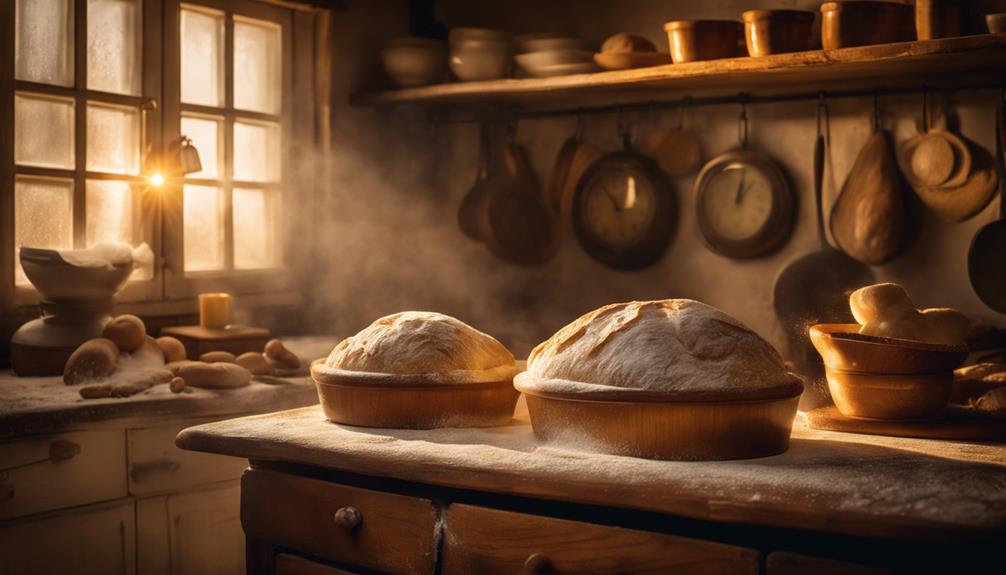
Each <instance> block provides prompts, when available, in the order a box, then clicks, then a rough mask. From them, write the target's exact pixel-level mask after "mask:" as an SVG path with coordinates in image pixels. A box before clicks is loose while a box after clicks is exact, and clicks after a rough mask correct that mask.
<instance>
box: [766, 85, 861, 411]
mask: <svg viewBox="0 0 1006 575" xmlns="http://www.w3.org/2000/svg"><path fill="white" fill-rule="evenodd" d="M817 119H818V121H817V140H816V141H815V143H814V215H815V217H816V221H817V236H818V242H819V244H820V249H818V250H817V251H814V252H811V253H808V254H804V255H802V256H799V257H797V258H796V259H794V260H792V261H790V263H788V264H786V266H785V267H784V268H783V269H782V270H781V271H780V272H779V275H778V276H776V279H775V287H774V288H773V292H772V305H773V307H774V308H775V314H776V317H777V318H778V319H779V323H780V325H781V326H782V328H783V330H784V332H785V333H786V336H787V354H786V355H787V359H788V360H790V361H791V362H792V363H793V365H794V368H795V371H797V372H798V373H801V374H803V375H805V376H807V377H809V378H811V379H812V380H813V381H816V379H817V378H818V377H819V376H820V373H821V361H820V357H819V356H818V354H817V352H816V351H814V347H813V346H812V345H811V342H810V340H809V339H808V337H807V326H809V325H812V324H814V323H848V322H851V321H852V313H851V312H850V311H849V300H848V294H849V293H850V292H852V291H853V290H855V289H858V288H860V287H862V286H864V285H868V284H871V283H875V278H874V275H873V272H872V271H870V268H868V267H866V266H864V265H863V264H861V263H859V262H858V261H856V260H854V259H852V258H850V257H849V256H847V255H845V254H844V253H842V252H841V251H839V250H836V249H834V248H832V247H831V245H830V244H829V243H828V237H827V235H826V234H825V231H824V206H823V201H822V196H823V189H824V187H823V182H824V152H825V137H824V132H823V131H822V120H823V121H825V122H826V121H827V108H826V106H825V102H824V99H823V98H822V99H821V101H820V102H819V103H818V108H817ZM815 391H816V390H815ZM805 395H808V401H814V400H818V401H819V400H820V399H822V398H820V397H815V396H814V394H813V392H812V393H811V394H805Z"/></svg>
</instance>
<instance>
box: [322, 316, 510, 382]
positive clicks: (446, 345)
mask: <svg viewBox="0 0 1006 575" xmlns="http://www.w3.org/2000/svg"><path fill="white" fill-rule="evenodd" d="M325 365H326V366H328V367H330V368H335V369H342V370H347V371H358V372H368V373H384V374H395V375H429V376H431V377H434V378H436V379H445V380H449V381H450V382H455V383H460V382H468V381H470V382H482V381H492V380H498V379H500V378H505V377H507V376H510V377H512V375H513V373H514V372H515V371H516V367H515V362H514V357H513V354H512V353H510V350H508V349H507V348H506V347H504V346H503V344H501V343H500V342H498V341H496V339H494V338H493V337H492V336H489V335H487V334H485V333H482V332H481V331H479V330H477V329H475V328H473V327H471V326H469V325H468V324H466V323H464V322H462V321H460V320H458V319H455V318H453V317H450V316H447V315H444V314H440V313H435V312H425V311H404V312H399V313H396V314H392V315H389V316H385V317H382V318H380V319H378V320H377V321H375V322H374V323H372V324H370V325H369V326H367V327H366V328H364V329H363V330H362V331H360V332H359V333H357V334H356V335H354V336H352V337H348V338H346V339H344V340H342V341H341V342H339V344H338V345H337V346H335V349H333V350H332V353H331V354H329V356H328V359H327V360H326V361H325Z"/></svg>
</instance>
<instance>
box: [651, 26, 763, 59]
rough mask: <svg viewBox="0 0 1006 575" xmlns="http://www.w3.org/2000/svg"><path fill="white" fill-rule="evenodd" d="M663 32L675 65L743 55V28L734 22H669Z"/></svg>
mask: <svg viewBox="0 0 1006 575" xmlns="http://www.w3.org/2000/svg"><path fill="white" fill-rule="evenodd" d="M664 31H666V32H667V40H668V42H670V45H671V59H672V60H674V63H675V64H681V63H684V62H698V61H700V60H718V59H720V58H736V57H737V56H740V55H741V54H742V52H743V47H744V25H743V24H741V23H740V22H738V21H736V20H672V21H670V22H667V23H666V24H664Z"/></svg>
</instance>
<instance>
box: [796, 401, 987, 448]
mask: <svg viewBox="0 0 1006 575" xmlns="http://www.w3.org/2000/svg"><path fill="white" fill-rule="evenodd" d="M807 425H809V426H810V427H812V428H814V429H824V430H828V431H842V432H845V433H865V434H867V435H890V436H894V437H918V438H923V439H949V440H956V441H1003V440H1006V420H1002V419H1000V420H995V419H983V418H980V417H975V416H974V415H972V414H970V413H966V412H962V411H956V410H953V409H952V410H950V411H949V412H948V413H947V417H946V418H944V419H939V420H935V421H893V420H883V419H860V418H854V417H846V416H844V415H842V414H841V413H840V412H839V411H838V409H836V408H834V407H821V408H818V409H815V410H813V411H810V412H808V413H807Z"/></svg>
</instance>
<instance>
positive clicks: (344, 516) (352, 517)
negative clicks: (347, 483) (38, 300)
mask: <svg viewBox="0 0 1006 575" xmlns="http://www.w3.org/2000/svg"><path fill="white" fill-rule="evenodd" d="M360 523H363V514H362V513H360V510H359V509H357V508H356V507H340V508H339V509H338V511H336V512H335V524H336V525H338V526H339V527H342V528H344V529H350V530H352V529H356V528H357V527H359V526H360Z"/></svg>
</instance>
